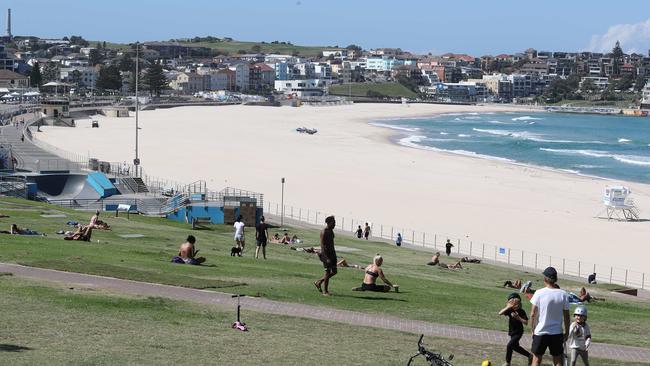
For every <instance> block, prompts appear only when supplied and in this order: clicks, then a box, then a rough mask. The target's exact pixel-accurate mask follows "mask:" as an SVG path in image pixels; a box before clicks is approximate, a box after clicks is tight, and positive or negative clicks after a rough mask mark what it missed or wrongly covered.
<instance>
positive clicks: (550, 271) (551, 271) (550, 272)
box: [542, 267, 557, 282]
mask: <svg viewBox="0 0 650 366" xmlns="http://www.w3.org/2000/svg"><path fill="white" fill-rule="evenodd" d="M542 274H543V275H544V277H546V278H548V279H549V280H550V281H551V282H556V281H557V271H556V270H555V268H553V267H546V269H545V270H544V272H542Z"/></svg>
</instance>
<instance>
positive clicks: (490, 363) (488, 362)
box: [481, 360, 492, 366]
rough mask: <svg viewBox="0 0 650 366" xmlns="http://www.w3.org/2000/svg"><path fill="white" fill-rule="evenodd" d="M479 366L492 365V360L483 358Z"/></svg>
mask: <svg viewBox="0 0 650 366" xmlns="http://www.w3.org/2000/svg"><path fill="white" fill-rule="evenodd" d="M481 366H492V362H490V361H488V360H485V361H483V363H481Z"/></svg>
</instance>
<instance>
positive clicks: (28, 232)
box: [9, 224, 45, 236]
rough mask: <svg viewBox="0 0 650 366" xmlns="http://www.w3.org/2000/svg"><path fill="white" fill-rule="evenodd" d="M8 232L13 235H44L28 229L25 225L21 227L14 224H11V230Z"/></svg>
mask: <svg viewBox="0 0 650 366" xmlns="http://www.w3.org/2000/svg"><path fill="white" fill-rule="evenodd" d="M9 232H10V233H11V234H14V235H43V236H45V234H41V233H39V232H37V231H34V230H30V229H28V228H26V227H24V228H22V229H21V228H19V227H18V225H16V224H11V230H10V231H9Z"/></svg>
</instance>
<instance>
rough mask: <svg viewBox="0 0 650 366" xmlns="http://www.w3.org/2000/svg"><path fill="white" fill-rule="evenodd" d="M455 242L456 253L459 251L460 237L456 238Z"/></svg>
mask: <svg viewBox="0 0 650 366" xmlns="http://www.w3.org/2000/svg"><path fill="white" fill-rule="evenodd" d="M456 244H458V246H457V247H456V253H460V239H457V240H456Z"/></svg>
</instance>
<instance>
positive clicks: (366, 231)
mask: <svg viewBox="0 0 650 366" xmlns="http://www.w3.org/2000/svg"><path fill="white" fill-rule="evenodd" d="M369 236H370V225H368V223H367V222H366V227H364V228H363V237H364V238H365V239H366V240H368V237H369Z"/></svg>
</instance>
